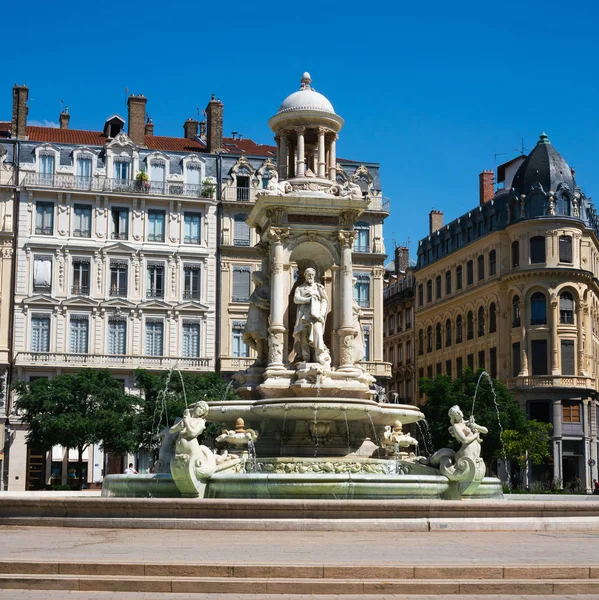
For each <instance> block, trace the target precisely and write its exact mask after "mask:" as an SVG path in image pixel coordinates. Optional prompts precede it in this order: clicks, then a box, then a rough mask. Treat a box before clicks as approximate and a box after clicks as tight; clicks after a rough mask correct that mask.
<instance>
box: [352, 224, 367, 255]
mask: <svg viewBox="0 0 599 600" xmlns="http://www.w3.org/2000/svg"><path fill="white" fill-rule="evenodd" d="M354 229H355V230H356V233H357V236H356V241H355V242H354V252H370V225H369V224H368V223H366V222H365V221H358V222H357V223H356V224H355V225H354Z"/></svg>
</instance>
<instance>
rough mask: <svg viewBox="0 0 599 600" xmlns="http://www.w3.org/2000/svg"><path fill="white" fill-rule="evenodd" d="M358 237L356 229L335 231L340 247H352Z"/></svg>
mask: <svg viewBox="0 0 599 600" xmlns="http://www.w3.org/2000/svg"><path fill="white" fill-rule="evenodd" d="M356 237H358V232H357V231H345V230H341V231H339V232H338V233H337V240H338V241H339V244H340V245H341V246H342V247H344V246H345V247H352V246H353V245H354V242H355V241H356Z"/></svg>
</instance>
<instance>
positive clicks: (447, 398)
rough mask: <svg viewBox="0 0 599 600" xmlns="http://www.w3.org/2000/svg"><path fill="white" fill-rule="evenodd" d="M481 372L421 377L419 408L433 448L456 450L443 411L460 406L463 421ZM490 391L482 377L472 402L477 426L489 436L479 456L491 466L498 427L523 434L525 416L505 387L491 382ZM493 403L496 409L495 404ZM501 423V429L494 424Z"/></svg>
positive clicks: (497, 448) (499, 452)
mask: <svg viewBox="0 0 599 600" xmlns="http://www.w3.org/2000/svg"><path fill="white" fill-rule="evenodd" d="M481 373H482V369H480V370H479V371H478V372H477V373H473V372H472V370H471V369H465V370H464V371H463V372H462V373H461V374H460V376H459V377H457V378H456V379H450V378H449V377H447V376H446V375H438V376H437V377H435V378H432V379H431V378H428V377H424V378H422V379H420V382H419V385H420V389H421V390H422V392H424V393H425V394H426V402H425V404H424V406H423V407H422V411H423V412H424V414H425V416H426V419H427V422H428V425H429V428H430V433H431V437H432V442H433V448H434V450H438V449H439V448H443V447H450V448H455V449H456V450H457V448H458V447H459V444H458V443H457V442H456V440H454V439H453V438H451V437H450V435H449V433H448V427H449V417H448V416H447V412H448V411H449V409H450V408H451V407H452V406H453V405H454V404H457V405H459V406H460V407H461V409H462V411H463V412H464V415H465V417H466V418H468V416H470V413H471V412H472V405H473V399H474V392H475V390H476V384H477V382H478V380H479V377H480V374H481ZM493 389H494V390H495V396H494V394H493V390H492V388H491V385H490V384H489V381H488V379H487V378H486V377H483V378H482V379H481V381H480V386H479V389H478V393H477V395H476V402H475V404H474V418H475V420H476V422H477V423H480V424H481V425H483V426H485V427H487V429H488V430H489V433H488V434H487V435H485V436H484V437H483V443H482V451H481V454H482V457H483V459H484V460H485V462H486V463H488V464H491V462H492V460H493V458H495V457H498V456H501V455H502V444H501V438H500V433H501V427H503V429H504V430H505V429H511V430H514V431H517V432H522V431H525V429H526V415H525V414H524V412H523V411H522V409H521V408H520V407H519V406H518V404H517V403H516V401H515V400H513V398H512V396H511V395H510V394H509V393H508V391H507V390H506V388H505V386H504V385H503V384H502V383H500V382H499V381H497V380H496V379H493ZM495 398H496V400H497V407H496V405H495ZM498 413H499V419H500V420H501V426H500V423H499V421H498V418H497V417H498Z"/></svg>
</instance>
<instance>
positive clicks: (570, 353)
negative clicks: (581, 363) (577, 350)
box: [562, 340, 576, 375]
mask: <svg viewBox="0 0 599 600" xmlns="http://www.w3.org/2000/svg"><path fill="white" fill-rule="evenodd" d="M575 374H576V370H575V363H574V340H562V375H575Z"/></svg>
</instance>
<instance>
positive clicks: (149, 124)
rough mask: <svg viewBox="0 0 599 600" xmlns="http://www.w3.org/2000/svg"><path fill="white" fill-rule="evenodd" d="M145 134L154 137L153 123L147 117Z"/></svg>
mask: <svg viewBox="0 0 599 600" xmlns="http://www.w3.org/2000/svg"><path fill="white" fill-rule="evenodd" d="M145 133H146V135H154V121H152V119H150V117H148V120H147V122H146V131H145Z"/></svg>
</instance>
